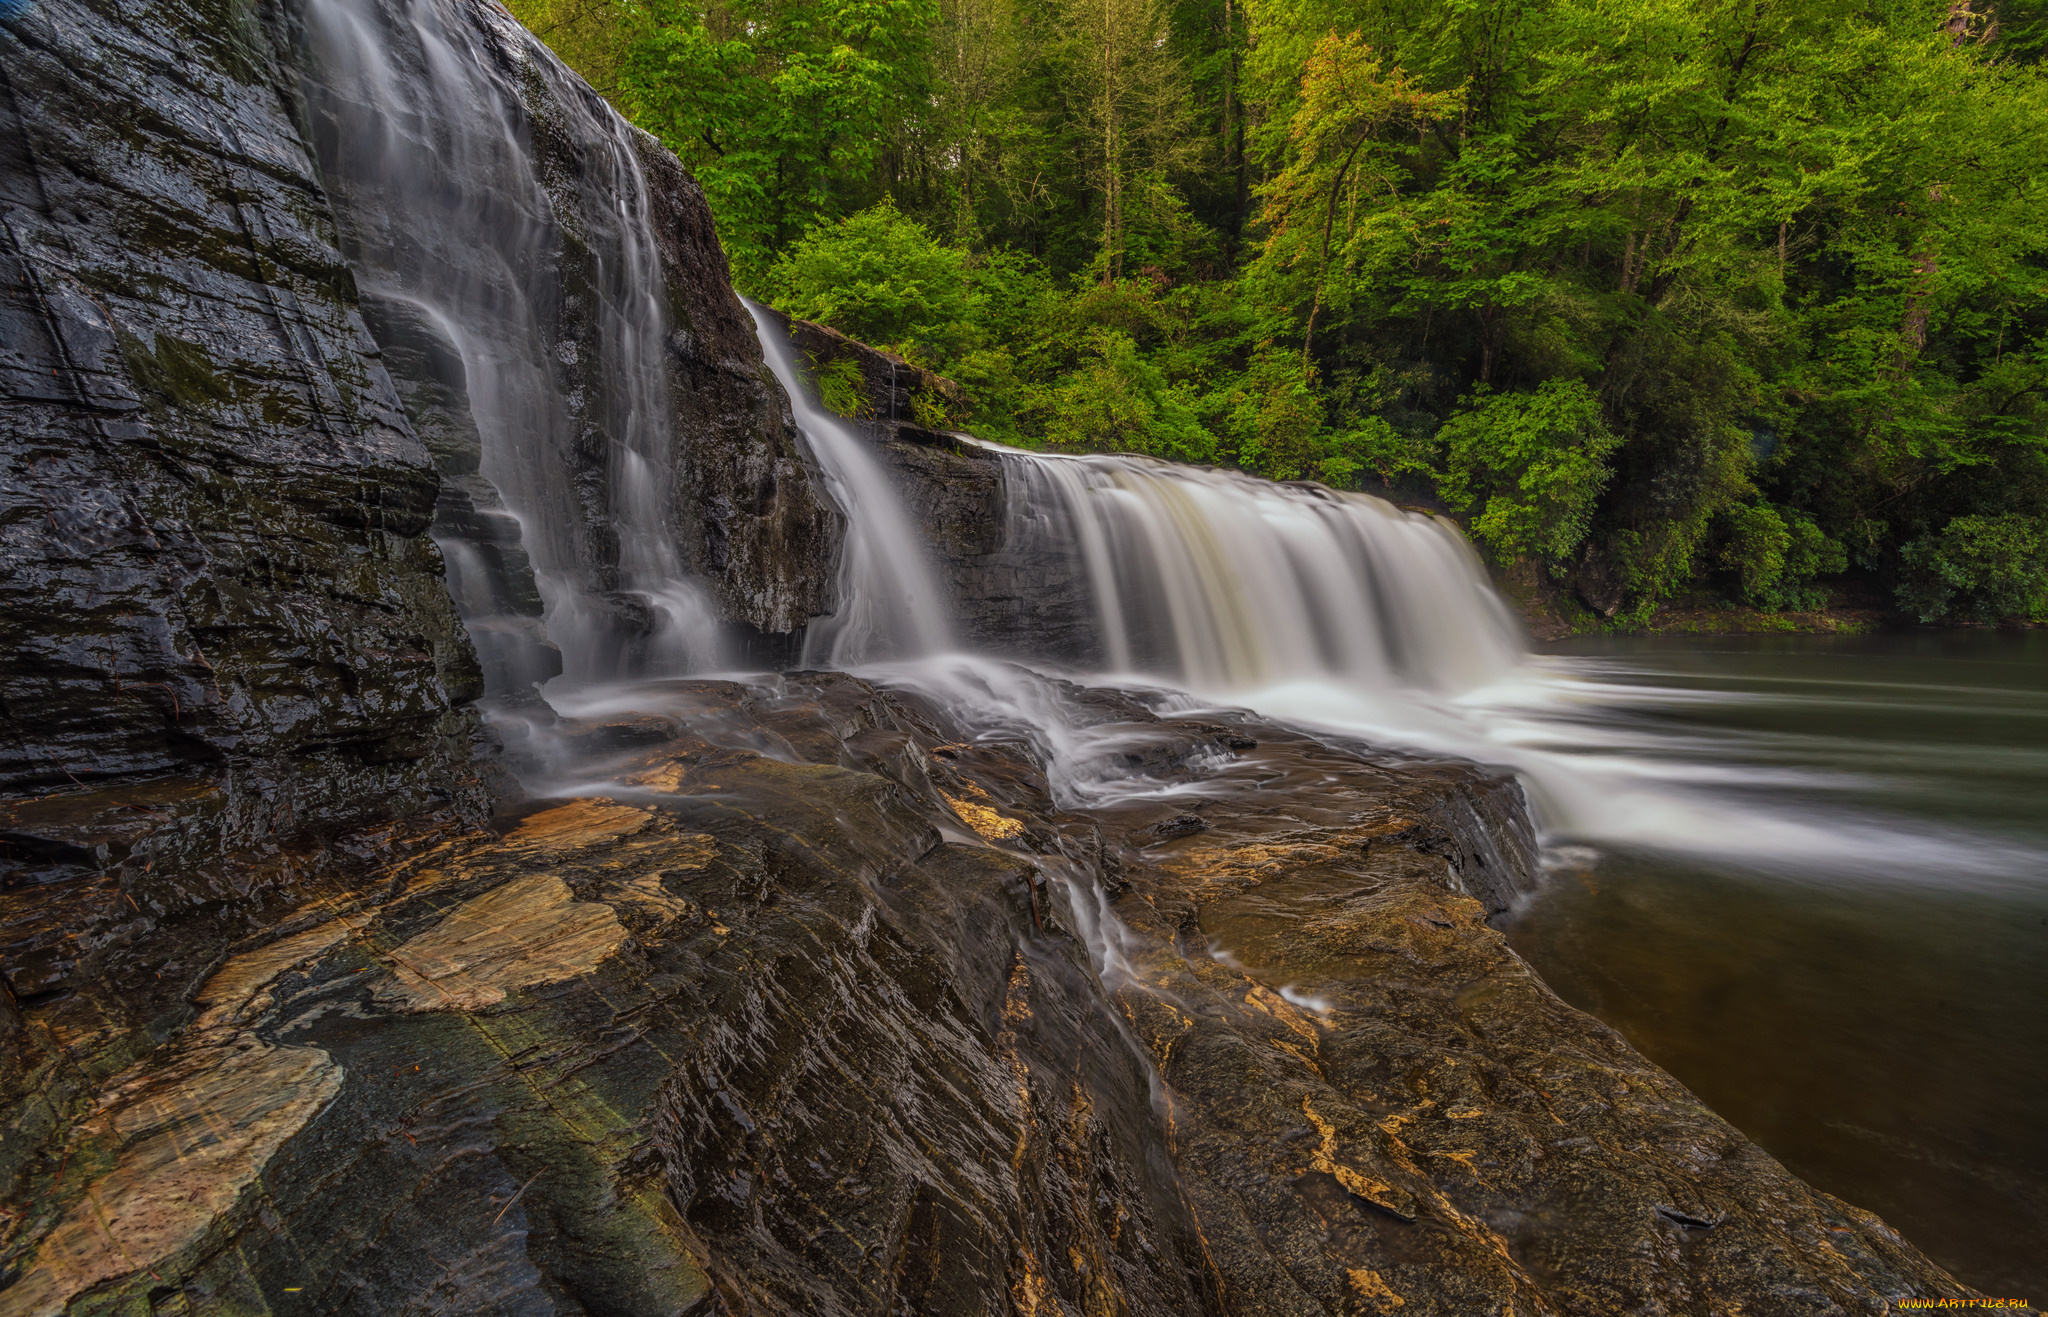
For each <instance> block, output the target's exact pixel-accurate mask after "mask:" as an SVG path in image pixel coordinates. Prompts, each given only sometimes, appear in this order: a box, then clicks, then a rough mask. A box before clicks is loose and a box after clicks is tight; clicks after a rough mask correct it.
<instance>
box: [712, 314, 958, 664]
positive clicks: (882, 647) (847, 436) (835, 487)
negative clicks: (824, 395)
mask: <svg viewBox="0 0 2048 1317" xmlns="http://www.w3.org/2000/svg"><path fill="white" fill-rule="evenodd" d="M742 300H745V299H742ZM746 307H747V312H748V314H750V315H752V316H753V317H754V329H755V332H756V333H757V334H758V335H759V336H760V339H761V353H762V355H763V356H764V357H766V358H767V361H768V368H769V370H771V371H773V372H774V374H775V378H776V380H777V382H779V383H780V384H781V385H782V387H783V390H784V391H785V392H787V393H788V394H789V401H790V406H791V407H792V408H793V409H794V410H795V412H796V423H797V428H798V429H800V430H802V431H803V433H804V438H805V439H807V440H809V441H810V445H811V452H812V454H813V455H814V456H816V458H817V459H818V464H819V466H821V467H823V468H824V472H825V484H826V488H827V489H828V490H829V491H830V492H831V494H832V498H833V499H834V501H836V502H837V503H838V504H839V509H840V511H842V512H844V513H845V514H846V523H847V528H846V545H845V547H844V549H842V550H841V558H840V563H839V607H838V608H837V609H836V610H835V611H834V612H833V614H832V615H831V616H830V617H827V618H821V619H820V620H818V621H816V622H813V623H812V624H811V626H810V629H809V630H808V631H807V632H806V633H805V635H804V655H803V657H804V662H805V664H807V665H810V666H814V667H836V668H847V667H854V666H857V665H859V664H862V663H874V662H879V661H883V660H888V659H900V658H911V657H916V656H918V655H923V654H935V653H940V652H942V651H944V650H947V649H950V648H952V644H953V638H952V626H951V623H950V611H951V610H950V607H949V601H948V600H947V598H946V596H945V595H944V594H943V593H942V592H941V591H940V590H939V587H938V585H937V583H936V581H935V580H934V579H933V576H932V568H931V562H930V558H929V556H928V555H927V553H926V552H925V548H924V544H923V542H922V541H921V539H920V538H919V536H918V533H917V530H916V528H915V527H913V526H912V525H911V521H910V516H909V514H908V513H907V512H905V511H904V508H903V500H902V499H901V498H900V497H899V496H898V495H897V492H896V488H895V486H894V485H893V484H892V483H891V481H890V477H889V475H888V473H887V472H886V471H884V470H883V469H882V464H881V461H880V459H879V458H877V457H876V456H875V454H874V453H873V452H872V451H870V446H869V444H868V442H867V441H866V440H865V439H862V438H861V437H860V436H859V435H857V434H855V433H854V432H853V429H852V428H851V427H850V426H849V425H848V424H847V423H846V422H845V421H843V420H841V419H840V418H839V417H837V416H835V415H833V414H832V413H831V412H830V411H828V410H826V409H825V407H824V406H823V404H821V403H820V402H819V401H818V398H817V393H816V390H814V389H813V388H812V387H811V384H810V381H809V380H808V378H806V376H805V372H804V371H803V370H802V368H801V367H800V366H799V365H798V364H797V359H796V347H795V346H794V345H793V344H792V343H791V342H790V341H789V336H788V335H787V334H785V333H784V332H783V330H782V327H781V326H780V325H779V324H777V323H776V321H775V320H774V318H773V317H771V316H769V315H767V314H766V313H764V312H763V311H762V309H761V308H760V307H759V306H757V305H755V304H754V303H753V302H747V303H746Z"/></svg>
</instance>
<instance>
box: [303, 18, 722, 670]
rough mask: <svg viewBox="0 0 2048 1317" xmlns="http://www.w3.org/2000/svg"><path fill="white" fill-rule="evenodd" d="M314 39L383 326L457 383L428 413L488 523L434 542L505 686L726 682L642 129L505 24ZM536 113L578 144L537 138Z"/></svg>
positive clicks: (310, 78)
mask: <svg viewBox="0 0 2048 1317" xmlns="http://www.w3.org/2000/svg"><path fill="white" fill-rule="evenodd" d="M304 20H305V21H304V32H305V38H304V39H305V44H306V51H305V55H306V58H305V59H304V60H303V61H302V66H303V67H304V68H305V69H307V70H308V73H307V74H306V76H305V79H304V82H303V88H302V89H303V91H304V94H305V97H306V101H307V104H308V107H309V109H310V110H311V112H312V113H311V117H312V119H313V126H314V138H315V141H316V145H317V149H318V151H319V156H320V163H321V168H322V173H323V176H324V177H325V178H326V180H327V182H328V185H329V186H330V187H331V188H334V189H335V190H337V191H339V192H342V193H344V194H346V196H347V200H348V203H349V204H348V205H347V206H346V207H345V208H344V209H345V211H346V213H348V214H349V215H350V216H352V217H353V220H354V227H353V232H351V233H349V234H347V235H345V238H346V239H347V241H348V245H349V247H350V249H351V250H350V256H351V259H352V262H353V264H354V266H355V269H356V274H357V281H358V284H359V287H360V289H361V292H362V295H363V302H364V305H365V308H366V311H367V312H368V313H369V314H370V316H371V317H372V319H373V320H374V321H376V322H378V323H377V328H378V330H379V338H380V340H382V341H384V342H385V345H386V347H387V349H389V348H391V347H393V346H394V345H397V346H403V345H405V344H408V343H410V344H413V345H416V347H417V350H418V351H419V353H420V354H421V355H422V356H424V357H425V358H426V359H427V361H428V366H429V370H428V372H427V373H428V374H429V375H431V376H433V377H435V378H437V379H438V381H439V383H440V385H441V386H442V387H441V388H440V389H438V390H434V391H432V393H433V395H434V396H424V397H420V396H416V397H414V398H412V399H409V401H411V402H413V404H414V407H413V410H414V411H415V413H416V414H421V415H426V416H429V417H431V418H433V423H430V424H422V426H421V429H422V432H423V437H425V438H427V440H428V442H429V444H430V446H432V447H434V448H435V450H436V456H437V458H438V459H439V460H440V464H441V466H442V469H443V472H444V475H447V476H449V477H452V480H451V482H450V483H451V484H452V485H454V486H455V487H456V488H457V489H458V490H461V491H463V492H466V493H467V494H468V495H469V497H470V502H472V503H473V504H474V512H473V514H466V515H465V516H463V517H460V518H456V519H454V520H455V522H456V523H457V524H454V525H452V526H451V525H449V524H447V523H448V522H449V520H450V519H449V518H447V517H444V518H443V519H442V522H441V523H440V524H437V530H436V538H437V539H438V540H439V541H440V543H441V544H442V547H443V551H444V555H445V556H446V558H447V561H448V564H449V570H450V578H451V588H452V590H453V592H454V594H455V597H456V601H457V604H458V606H459V608H460V609H461V611H462V613H463V616H464V619H465V622H466V623H467V624H468V626H469V629H470V632H471V635H472V636H473V637H474V638H475V640H476V642H477V645H478V649H479V651H480V655H481V657H482V658H483V660H484V663H485V666H486V669H487V671H488V672H489V674H490V675H491V677H492V685H493V687H494V688H496V689H506V688H514V689H521V688H525V687H528V686H530V685H531V684H532V683H534V682H535V681H539V680H544V679H545V678H547V677H548V676H551V675H553V671H554V670H555V668H556V667H559V669H560V670H561V671H562V672H564V673H565V674H566V675H567V676H568V677H570V678H571V679H572V680H591V679H604V678H614V677H624V676H633V675H659V674H664V673H678V672H683V671H689V670H692V669H695V668H701V667H704V666H708V665H711V664H714V663H715V662H717V661H718V659H719V657H720V653H719V647H718V638H719V628H718V626H717V623H716V620H715V616H714V614H713V612H712V610H711V608H710V606H709V604H708V602H707V600H706V597H705V594H704V591H703V590H702V588H701V587H700V586H699V585H698V584H697V583H696V582H694V581H693V580H692V579H691V578H690V577H689V576H688V575H687V574H686V573H685V572H684V570H683V568H682V562H681V558H680V555H679V553H678V551H677V547H676V545H677V535H676V529H675V517H674V511H673V494H672V489H673V486H674V483H675V481H674V472H673V470H672V465H671V464H672V459H671V450H672V442H671V434H670V424H669V419H668V418H669V414H670V413H669V400H668V385H667V380H666V377H665V374H664V367H663V360H662V343H663V337H664V334H665V333H666V328H667V327H666V324H665V310H664V307H663V302H662V298H663V289H664V285H663V278H662V271H661V267H660V260H659V256H658V252H657V249H656V246H655V241H654V236H653V234H652V232H651V230H650V228H649V196H648V189H647V185H646V181H645V179H644V177H643V175H642V173H641V169H640V164H639V158H638V154H637V151H636V149H635V142H634V141H633V139H632V136H631V135H632V134H633V133H634V132H635V131H636V130H634V129H632V128H631V127H629V126H628V125H627V124H626V123H625V122H624V121H623V120H622V119H620V118H619V116H618V115H617V113H616V112H615V111H613V110H612V109H611V108H610V107H609V106H607V105H606V104H605V103H604V102H603V101H602V100H601V99H599V98H598V97H597V95H596V94H595V93H594V92H592V91H591V90H590V89H589V88H588V87H587V86H585V85H584V84H583V83H582V82H581V81H580V80H579V79H576V78H575V77H574V75H572V74H569V73H568V72H567V71H566V70H565V69H563V68H562V67H561V65H560V64H559V63H558V62H556V61H555V60H553V59H551V58H548V57H546V56H545V55H544V54H543V53H542V52H541V51H539V50H538V49H537V47H536V43H535V41H534V38H533V37H532V36H530V35H529V34H528V33H527V32H526V31H525V30H524V29H522V28H520V27H519V26H518V25H517V24H516V23H515V22H513V21H512V19H511V18H510V16H508V15H506V14H504V13H503V12H502V11H499V10H496V9H494V8H489V7H477V6H461V7H458V6H455V5H452V4H450V3H448V0H309V3H307V5H306V8H305V13H304ZM533 80H538V81H539V84H540V85H541V87H542V91H541V92H539V93H535V92H534V91H533V90H532V88H531V87H529V86H528V85H526V84H528V83H530V82H532V81H533ZM536 96H538V97H539V98H540V103H542V104H544V105H545V106H546V107H547V109H548V112H549V113H550V114H553V115H559V116H561V117H562V118H563V119H565V120H566V122H552V123H536V122H535V120H534V116H533V114H532V112H531V111H530V109H529V105H530V103H531V102H532V101H533V99H534V98H535V97H536ZM547 135H552V136H553V137H555V138H557V139H566V140H569V141H572V142H575V143H577V144H578V154H577V156H576V158H575V160H574V162H573V166H572V168H568V169H565V168H561V167H557V168H555V169H553V170H547V169H545V168H544V167H543V164H544V162H543V161H542V159H541V155H540V147H539V145H538V142H537V139H539V138H541V137H543V136H547ZM435 431H439V432H438V433H436V432H435ZM594 449H596V450H601V451H602V453H603V456H602V459H601V460H600V461H597V462H593V461H592V460H591V459H590V457H589V456H588V454H589V453H590V452H591V451H592V450H594ZM528 563H530V569H529V568H528V566H527V564H528ZM536 588H537V598H535V597H533V596H534V595H535V592H536ZM536 613H538V614H539V617H535V616H534V614H536ZM543 626H544V628H545V634H544V635H543V634H542V630H541V628H542V627H543ZM550 644H551V645H552V646H553V647H554V648H556V649H558V650H559V651H560V657H559V659H558V660H557V659H555V658H554V656H553V655H551V654H548V653H547V652H546V650H545V648H544V647H545V646H547V645H550Z"/></svg>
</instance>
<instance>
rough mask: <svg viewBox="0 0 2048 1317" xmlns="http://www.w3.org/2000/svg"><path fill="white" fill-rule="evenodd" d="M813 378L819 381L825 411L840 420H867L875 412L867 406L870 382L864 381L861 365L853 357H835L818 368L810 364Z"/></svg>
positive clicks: (817, 365)
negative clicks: (843, 418)
mask: <svg viewBox="0 0 2048 1317" xmlns="http://www.w3.org/2000/svg"><path fill="white" fill-rule="evenodd" d="M811 366H812V372H811V373H812V374H813V376H815V377H816V379H817V381H818V399H819V401H821V402H823V403H824V404H825V410H827V411H831V412H837V413H838V414H839V415H841V416H847V417H862V416H866V415H867V414H868V413H869V412H870V411H872V410H873V408H872V407H871V406H870V405H869V403H868V387H867V381H866V380H864V379H862V378H861V374H860V362H859V361H857V360H855V359H854V358H853V357H851V356H843V357H834V358H832V359H831V360H830V361H828V362H825V363H824V364H823V365H819V364H818V363H817V362H816V361H813V362H812V363H811Z"/></svg>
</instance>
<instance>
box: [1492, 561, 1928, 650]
mask: <svg viewBox="0 0 2048 1317" xmlns="http://www.w3.org/2000/svg"><path fill="white" fill-rule="evenodd" d="M1487 575H1488V576H1489V577H1490V578H1491V579H1492V581H1493V585H1494V588H1495V589H1496V590H1498V591H1499V592H1500V594H1501V597H1502V598H1503V599H1506V600H1507V601H1508V602H1509V603H1510V604H1511V605H1513V607H1514V610H1515V613H1516V615H1517V616H1518V617H1519V618H1520V619H1521V621H1522V625H1523V626H1524V627H1525V628H1526V629H1527V630H1528V632H1529V635H1530V636H1531V637H1532V638H1534V639H1535V640H1537V641H1540V642H1545V643H1548V642H1552V641H1559V640H1565V639H1568V638H1569V637H1572V636H1584V635H1601V634H1610V635H1700V636H1761V635H1837V636H1858V635H1869V634H1871V633H1874V632H1879V631H1886V630H1892V629H1899V628H1904V627H1908V626H1911V625H1913V623H1912V620H1911V619H1910V618H1907V617H1905V616H1904V615H1902V614H1900V613H1899V612H1898V611H1897V610H1896V609H1893V608H1892V607H1890V605H1889V601H1888V600H1886V599H1885V598H1884V597H1883V596H1882V594H1880V593H1879V592H1877V591H1875V590H1872V589H1868V588H1858V587H1856V586H1854V585H1849V586H1844V587H1842V588H1840V589H1837V590H1835V591H1832V592H1831V593H1830V596H1829V600H1828V603H1827V605H1826V606H1825V607H1822V608H1817V609H1793V610H1785V611H1779V612H1773V611H1770V610H1766V609H1761V608H1750V607H1746V606H1744V605H1741V604H1733V603H1729V602H1728V601H1727V600H1725V599H1719V598H1716V597H1714V596H1712V595H1702V594H1691V595H1685V596H1681V597H1679V598H1677V599H1674V600H1672V601H1670V602H1669V603H1666V604H1663V605H1661V606H1659V607H1658V608H1657V610H1656V611H1655V612H1654V613H1652V614H1651V615H1650V616H1649V617H1648V618H1647V619H1645V620H1643V621H1635V620H1632V619H1626V618H1620V617H1603V616H1602V615H1601V614H1599V613H1597V612H1595V611H1593V610H1592V609H1590V608H1588V607H1586V605H1585V604H1584V603H1583V602H1581V601H1580V600H1579V599H1578V597H1577V596H1576V595H1574V594H1573V593H1572V592H1571V591H1570V590H1568V589H1566V588H1564V587H1563V586H1560V585H1557V584H1556V583H1554V582H1552V581H1550V580H1548V579H1546V578H1545V577H1544V575H1543V573H1542V569H1541V568H1539V567H1538V566H1537V565H1536V564H1534V563H1526V562H1522V563H1512V564H1509V565H1508V566H1506V567H1499V566H1494V565H1492V564H1489V565H1488V569H1487Z"/></svg>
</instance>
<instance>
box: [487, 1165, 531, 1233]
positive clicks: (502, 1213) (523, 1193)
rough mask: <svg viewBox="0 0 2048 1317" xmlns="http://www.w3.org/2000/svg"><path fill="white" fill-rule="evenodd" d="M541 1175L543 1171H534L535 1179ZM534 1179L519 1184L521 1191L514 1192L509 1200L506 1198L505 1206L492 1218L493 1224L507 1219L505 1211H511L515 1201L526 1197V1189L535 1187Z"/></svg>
mask: <svg viewBox="0 0 2048 1317" xmlns="http://www.w3.org/2000/svg"><path fill="white" fill-rule="evenodd" d="M540 1177H541V1173H540V1172H539V1171H535V1172H534V1173H533V1180H538V1179H539V1178H540ZM533 1180H528V1181H527V1182H526V1183H525V1184H522V1185H520V1186H519V1192H518V1193H516V1194H513V1195H512V1197H511V1198H509V1199H507V1200H506V1202H505V1205H504V1206H503V1207H501V1208H499V1209H498V1214H497V1215H496V1216H494V1217H492V1218H491V1224H492V1225H496V1224H498V1222H500V1221H502V1220H504V1219H505V1213H507V1212H509V1211H511V1210H512V1204H513V1203H516V1202H518V1201H519V1200H520V1199H522V1198H524V1197H526V1191H527V1190H528V1189H531V1188H533Z"/></svg>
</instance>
